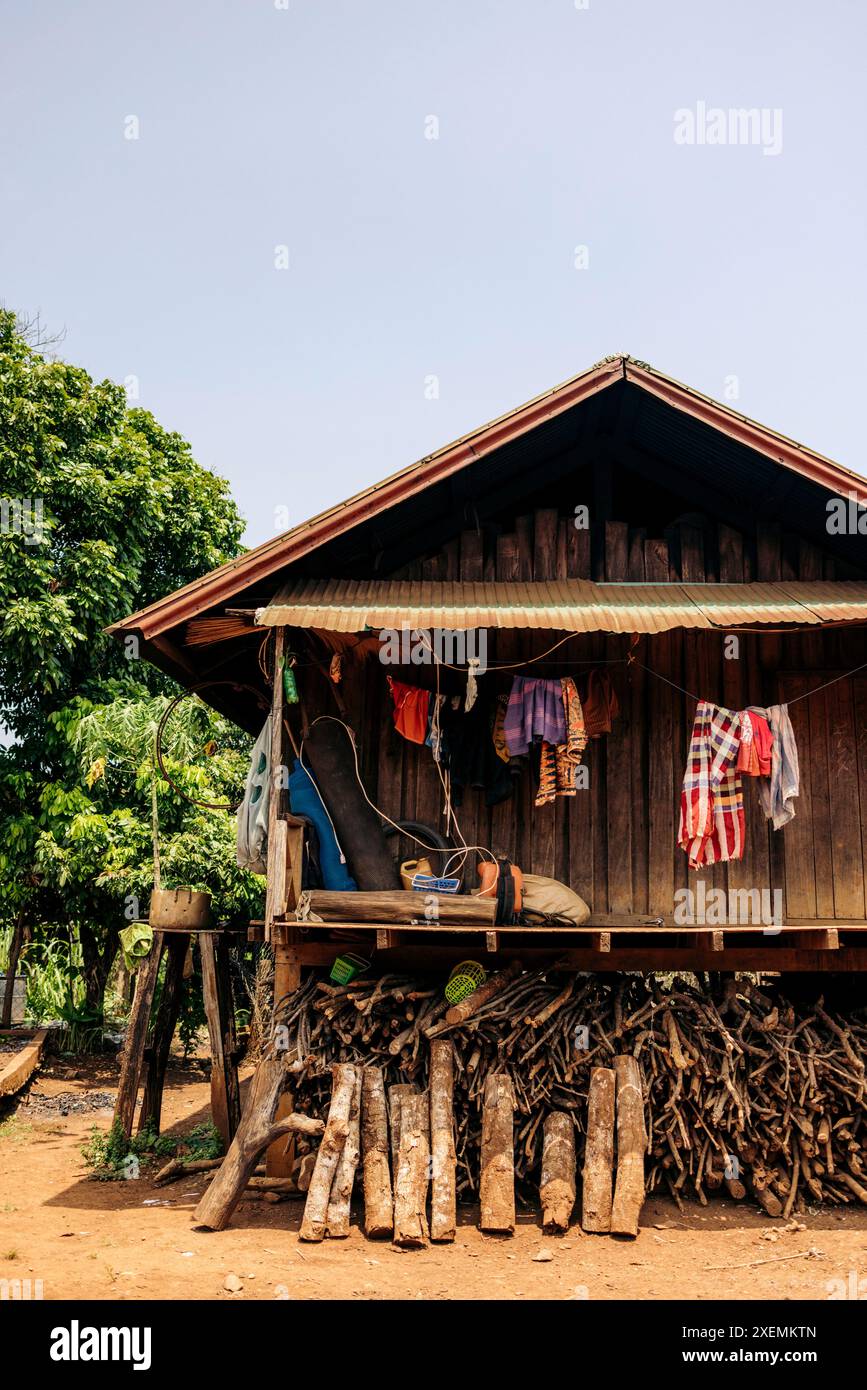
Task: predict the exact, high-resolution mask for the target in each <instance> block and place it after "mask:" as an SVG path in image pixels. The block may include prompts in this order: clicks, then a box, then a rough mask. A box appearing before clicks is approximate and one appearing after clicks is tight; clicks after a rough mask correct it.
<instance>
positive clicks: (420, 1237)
mask: <svg viewBox="0 0 867 1390" xmlns="http://www.w3.org/2000/svg"><path fill="white" fill-rule="evenodd" d="M429 1130H430V1116H429V1113H428V1098H427V1095H426V1094H425V1095H418V1094H417V1093H416V1094H415V1095H413V1094H409V1095H406V1094H404V1095H403V1096H401V1098H400V1152H399V1154H398V1160H397V1176H396V1177H395V1181H394V1243H395V1245H404V1246H408V1247H410V1248H418V1247H419V1246H422V1245H426V1244H427V1239H428V1224H427V1211H426V1207H427V1185H428V1167H429V1163H430V1145H429V1142H428V1133H429Z"/></svg>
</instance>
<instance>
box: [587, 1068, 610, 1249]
mask: <svg viewBox="0 0 867 1390" xmlns="http://www.w3.org/2000/svg"><path fill="white" fill-rule="evenodd" d="M613 1163H614V1072H613V1071H610V1070H609V1068H608V1067H593V1069H592V1071H591V1073H590V1092H589V1095H588V1098H587V1142H586V1145H585V1148H584V1170H583V1173H582V1175H581V1225H582V1226H583V1228H584V1230H585V1231H597V1232H599V1231H609V1230H610V1229H611V1192H612V1180H611V1169H612V1166H613Z"/></svg>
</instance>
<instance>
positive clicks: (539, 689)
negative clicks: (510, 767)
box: [504, 676, 566, 757]
mask: <svg viewBox="0 0 867 1390" xmlns="http://www.w3.org/2000/svg"><path fill="white" fill-rule="evenodd" d="M504 733H505V737H506V746H507V748H508V750H509V754H510V756H512V757H514V756H515V755H517V754H523V753H529V751H530V747H531V745H532V744H533V743H537V742H539V741H540V740H544V742H545V743H553V744H558V743H565V741H566V716H565V713H564V710H563V687H562V683H561V682H560V681H556V680H555V681H548V680H535V679H533V678H532V677H531V676H515V678H514V680H513V681H512V689H511V693H510V694H509V707H508V709H507V710H506V719H505V724H504Z"/></svg>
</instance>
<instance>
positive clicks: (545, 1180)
mask: <svg viewBox="0 0 867 1390" xmlns="http://www.w3.org/2000/svg"><path fill="white" fill-rule="evenodd" d="M539 1200H540V1202H541V1204H542V1229H543V1231H549V1232H556V1231H568V1229H569V1221H570V1218H571V1216H572V1211H573V1208H574V1206H575V1126H574V1125H573V1123H572V1117H571V1115H567V1114H566V1112H565V1110H555V1111H553V1112H552V1113H551V1114H550V1115H548V1116H547V1118H546V1120H545V1125H544V1128H543V1130H542V1178H541V1182H540V1184H539Z"/></svg>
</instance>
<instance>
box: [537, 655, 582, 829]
mask: <svg viewBox="0 0 867 1390" xmlns="http://www.w3.org/2000/svg"><path fill="white" fill-rule="evenodd" d="M560 684H561V688H562V698H563V714H564V718H565V720H566V739H565V742H564V743H558V744H557V745H556V746H554V745H552V744H550V743H545V742H543V744H542V756H541V761H540V764H539V790H538V792H537V793H536V801H535V804H536V805H537V806H544V805H545V804H546V803H547V802H549V801H553V800H554V798H555V797H557V796H575V795H576V792H577V788H576V785H575V774H576V771H577V769H578V766H579V764H580V762H581V758H582V756H583V753H584V749H585V748H586V747H587V730H586V727H585V723H584V712H583V710H582V708H581V701H580V699H579V698H578V689H577V687H576V685H575V682H574V681H573V680H572V678H571V676H566V677H565V678H564V679H563V680H562V681H561V683H560Z"/></svg>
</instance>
